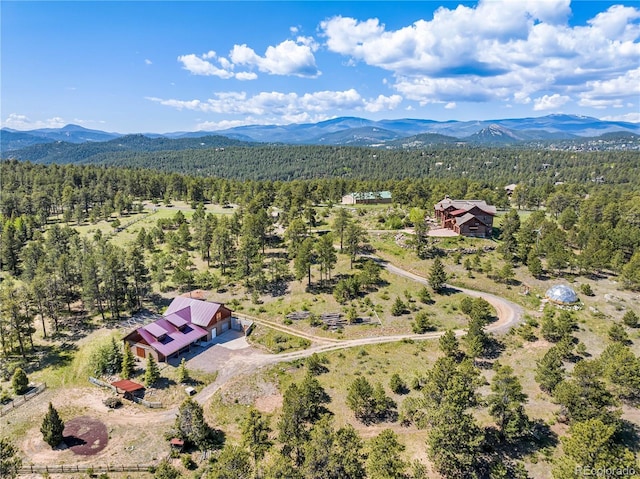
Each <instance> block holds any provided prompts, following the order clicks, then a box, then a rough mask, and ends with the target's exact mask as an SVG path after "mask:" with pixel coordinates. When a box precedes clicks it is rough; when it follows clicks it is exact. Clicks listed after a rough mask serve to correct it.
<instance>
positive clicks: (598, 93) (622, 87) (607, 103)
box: [579, 68, 640, 108]
mask: <svg viewBox="0 0 640 479" xmlns="http://www.w3.org/2000/svg"><path fill="white" fill-rule="evenodd" d="M586 87H587V91H585V92H583V93H581V94H580V102H579V104H580V105H581V106H589V107H593V108H607V107H615V108H621V107H623V106H624V104H625V100H626V99H627V98H629V97H630V96H634V97H635V98H638V96H639V95H640V68H636V69H635V70H631V71H628V72H626V73H625V74H624V75H621V76H619V77H617V78H612V79H610V80H595V81H590V82H587V85H586Z"/></svg>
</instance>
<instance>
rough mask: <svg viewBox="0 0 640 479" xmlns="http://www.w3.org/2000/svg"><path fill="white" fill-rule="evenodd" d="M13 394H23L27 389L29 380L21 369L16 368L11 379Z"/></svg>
mask: <svg viewBox="0 0 640 479" xmlns="http://www.w3.org/2000/svg"><path fill="white" fill-rule="evenodd" d="M11 387H12V388H13V392H15V393H16V394H18V395H21V394H24V393H26V392H27V390H28V389H29V378H28V377H27V373H25V372H24V370H23V369H22V368H17V369H16V370H15V372H14V373H13V377H12V378H11Z"/></svg>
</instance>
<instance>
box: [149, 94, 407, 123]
mask: <svg viewBox="0 0 640 479" xmlns="http://www.w3.org/2000/svg"><path fill="white" fill-rule="evenodd" d="M147 100H149V101H153V102H155V103H159V104H161V105H164V106H168V107H171V108H175V109H177V110H192V111H201V112H205V113H212V114H224V115H245V116H250V117H252V118H253V119H252V123H256V122H257V121H258V120H260V119H264V118H270V119H271V122H273V123H278V124H282V123H298V122H300V121H319V120H315V119H316V118H326V117H327V115H328V114H329V112H331V114H333V113H334V112H336V111H369V112H379V111H383V110H393V109H395V108H396V107H397V106H398V105H399V104H400V103H401V102H402V97H401V96H400V95H391V96H384V95H379V96H378V97H376V98H371V99H367V98H363V97H362V96H361V95H360V93H358V92H357V91H356V90H355V89H349V90H344V91H332V90H331V91H329V90H327V91H317V92H312V93H305V94H303V95H300V94H298V93H295V92H289V93H283V92H277V91H271V92H260V93H258V94H256V95H253V96H248V95H247V94H246V92H218V93H215V94H214V95H213V98H209V99H207V100H202V101H201V100H197V99H196V100H177V99H162V98H157V97H147ZM232 121H235V120H232Z"/></svg>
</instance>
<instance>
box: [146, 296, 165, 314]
mask: <svg viewBox="0 0 640 479" xmlns="http://www.w3.org/2000/svg"><path fill="white" fill-rule="evenodd" d="M148 299H149V301H150V302H151V304H152V305H153V309H154V310H155V311H156V312H160V311H162V310H163V309H165V308H166V307H167V306H169V304H171V301H172V300H171V299H169V298H165V297H163V296H161V295H159V294H158V293H152V294H150V295H149V296H148ZM141 311H147V312H149V313H151V312H152V311H149V310H148V309H144V308H143V309H142V310H141Z"/></svg>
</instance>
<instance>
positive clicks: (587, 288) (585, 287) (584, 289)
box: [580, 283, 594, 296]
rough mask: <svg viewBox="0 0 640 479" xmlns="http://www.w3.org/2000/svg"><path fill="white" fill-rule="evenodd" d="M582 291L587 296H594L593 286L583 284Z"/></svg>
mask: <svg viewBox="0 0 640 479" xmlns="http://www.w3.org/2000/svg"><path fill="white" fill-rule="evenodd" d="M580 291H581V292H582V294H584V295H585V296H594V294H593V290H592V289H591V285H590V284H588V283H583V284H581V285H580Z"/></svg>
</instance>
